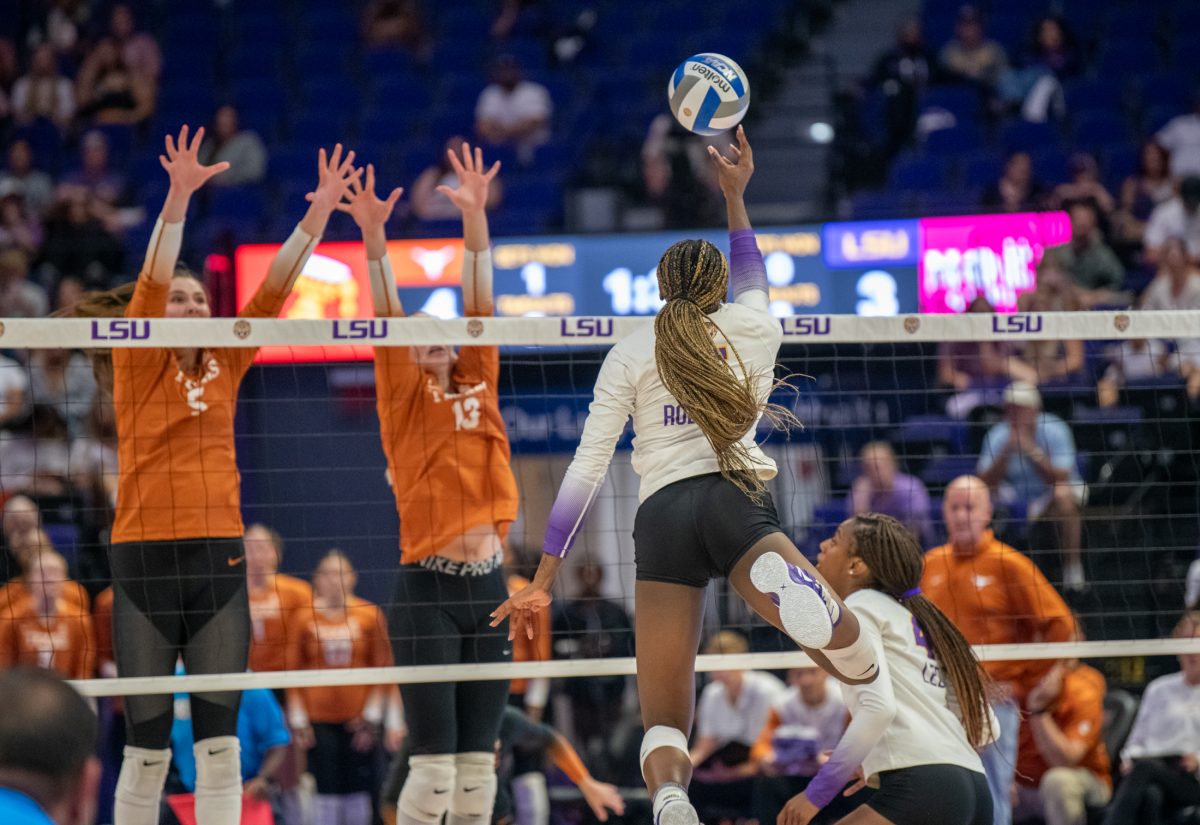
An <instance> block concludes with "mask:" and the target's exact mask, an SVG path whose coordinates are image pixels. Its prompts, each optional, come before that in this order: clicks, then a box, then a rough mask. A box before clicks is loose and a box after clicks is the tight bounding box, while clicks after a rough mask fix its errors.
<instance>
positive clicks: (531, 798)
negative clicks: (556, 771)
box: [512, 773, 550, 825]
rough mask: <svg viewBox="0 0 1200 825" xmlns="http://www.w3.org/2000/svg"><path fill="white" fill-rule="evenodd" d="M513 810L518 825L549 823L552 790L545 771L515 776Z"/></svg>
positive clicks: (544, 824)
mask: <svg viewBox="0 0 1200 825" xmlns="http://www.w3.org/2000/svg"><path fill="white" fill-rule="evenodd" d="M512 795H513V812H514V813H515V814H516V825H549V823H550V791H549V790H547V788H546V775H545V774H543V773H523V774H521V775H520V776H515V777H513V781H512Z"/></svg>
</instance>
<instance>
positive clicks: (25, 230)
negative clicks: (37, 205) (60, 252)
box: [0, 182, 42, 256]
mask: <svg viewBox="0 0 1200 825" xmlns="http://www.w3.org/2000/svg"><path fill="white" fill-rule="evenodd" d="M41 245H42V222H41V220H40V219H38V217H37V216H35V215H33V214H31V213H30V211H29V209H27V208H26V206H25V193H24V191H23V189H22V188H21V185H20V184H19V183H4V182H0V249H19V250H21V251H22V252H24V253H25V254H26V255H29V256H33V255H35V254H37V252H38V250H39V249H40V247H41Z"/></svg>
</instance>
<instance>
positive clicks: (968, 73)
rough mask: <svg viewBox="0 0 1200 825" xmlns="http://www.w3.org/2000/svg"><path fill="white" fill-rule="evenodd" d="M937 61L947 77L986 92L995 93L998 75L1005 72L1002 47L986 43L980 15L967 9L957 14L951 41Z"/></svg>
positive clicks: (993, 43)
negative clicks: (949, 76)
mask: <svg viewBox="0 0 1200 825" xmlns="http://www.w3.org/2000/svg"><path fill="white" fill-rule="evenodd" d="M938 59H939V60H940V62H941V64H942V68H943V69H944V70H945V71H946V72H947V73H948V74H950V75H952V76H954V77H957V78H959V79H960V80H965V81H968V82H971V83H975V84H978V85H979V86H980V87H982V88H983V89H984V90H986V91H988V92H991V91H994V90H995V88H996V84H997V83H998V82H999V80H1000V75H1001V74H1002V73H1003V72H1004V70H1005V69H1006V68H1008V55H1006V54H1005V53H1004V47H1003V46H1001V45H1000V44H999V43H997V42H996V41H995V40H989V39H988V37H987V33H986V32H985V30H984V27H983V15H982V14H980V12H979V10H978V9H977V8H975V7H974V6H970V5H966V6H963V7H962V8H960V9H959V10H958V18H957V20H956V21H955V24H954V37H953V39H952V40H951V41H950V42H949V43H947V44H946V45H945V46H944V47H943V48H942V52H941V55H939V58H938Z"/></svg>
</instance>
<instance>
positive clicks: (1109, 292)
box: [1038, 200, 1125, 312]
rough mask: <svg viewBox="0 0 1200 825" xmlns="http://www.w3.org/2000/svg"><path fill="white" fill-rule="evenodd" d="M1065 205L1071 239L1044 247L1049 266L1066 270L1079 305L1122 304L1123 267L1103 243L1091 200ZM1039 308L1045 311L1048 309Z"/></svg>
mask: <svg viewBox="0 0 1200 825" xmlns="http://www.w3.org/2000/svg"><path fill="white" fill-rule="evenodd" d="M1069 208H1070V215H1071V242H1070V243H1067V244H1063V245H1062V246H1057V247H1052V248H1051V249H1048V250H1047V251H1046V256H1045V257H1047V258H1050V259H1051V260H1052V263H1051V266H1054V267H1058V268H1062V269H1065V270H1066V271H1067V273H1068V274H1069V277H1070V279H1071V283H1072V284H1073V285H1074V287H1075V293H1076V298H1077V299H1078V301H1079V303H1080V304H1081V305H1082V308H1084V309H1091V308H1092V307H1094V306H1096V305H1097V304H1116V303H1122V302H1123V301H1124V297H1125V296H1122V295H1120V294H1119V293H1120V291H1121V287H1122V286H1124V284H1125V267H1124V266H1122V265H1121V260H1120V259H1119V258H1118V257H1117V253H1115V252H1113V251H1112V249H1111V248H1110V247H1109V246H1108V244H1106V243H1105V242H1104V235H1103V234H1102V233H1101V232H1100V214H1099V212H1098V211H1097V209H1096V203H1095V201H1092V200H1080V201H1075V202H1073V203H1071V204H1070V207H1069ZM1043 260H1045V259H1044V258H1043ZM1039 279H1040V275H1039ZM1038 286H1039V287H1040V286H1041V284H1040V283H1039V284H1038ZM1063 309H1065V307H1063ZM1040 311H1042V312H1046V311H1049V308H1048V307H1047V308H1043V309H1042V310H1040Z"/></svg>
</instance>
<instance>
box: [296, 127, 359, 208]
mask: <svg viewBox="0 0 1200 825" xmlns="http://www.w3.org/2000/svg"><path fill="white" fill-rule="evenodd" d="M362 171H363V170H362V169H356V168H355V167H354V152H353V150H351V151H349V152H347V153H346V157H345V158H344V159H343V158H342V144H340V143H339V144H337V145H336V146H334V147H333V155H332V156H327V155H326V153H325V149H324V148H322V149H321V151H320V152H318V153H317V189H316V191H315V192H309V193H308V194H307V195H305V196H304V199H305V200H307V201H308V202H309V203H311V204H312V205H313V207H314V208H316V209H321V210H324V211H326V212H333V210H335V209H337V208H338V204H340V203H341V202H342V198H344V197H346V195H347V193H349V192H350V185H351V183H353V182H355V181H357V180H358V179H359V178H361V177H362Z"/></svg>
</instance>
